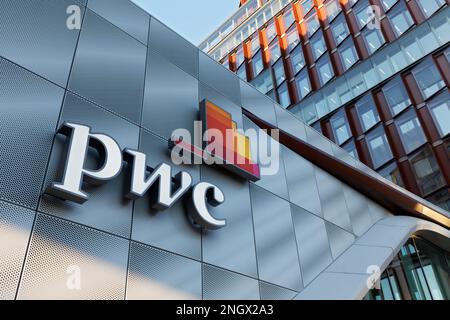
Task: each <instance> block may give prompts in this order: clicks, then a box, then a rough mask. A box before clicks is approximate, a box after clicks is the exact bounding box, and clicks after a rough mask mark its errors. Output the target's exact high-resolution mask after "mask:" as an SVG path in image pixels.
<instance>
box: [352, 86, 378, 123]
mask: <svg viewBox="0 0 450 320" xmlns="http://www.w3.org/2000/svg"><path fill="white" fill-rule="evenodd" d="M355 108H356V112H357V114H358V117H359V121H360V122H361V125H362V127H363V130H364V131H367V130H369V129H371V128H372V127H374V126H375V125H376V124H377V123H378V122H380V116H379V115H378V111H377V108H376V106H375V102H374V101H373V98H372V95H371V94H368V95H366V96H364V97H363V98H362V99H361V100H359V101H358V102H356V104H355Z"/></svg>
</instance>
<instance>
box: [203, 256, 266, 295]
mask: <svg viewBox="0 0 450 320" xmlns="http://www.w3.org/2000/svg"><path fill="white" fill-rule="evenodd" d="M259 298H260V296H259V286H258V280H255V279H252V278H248V277H245V276H243V275H240V274H237V273H234V272H230V271H227V270H223V269H219V268H216V267H214V266H210V265H207V264H204V265H203V299H206V300H255V299H259Z"/></svg>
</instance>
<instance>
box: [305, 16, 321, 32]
mask: <svg viewBox="0 0 450 320" xmlns="http://www.w3.org/2000/svg"><path fill="white" fill-rule="evenodd" d="M305 22H306V28H307V29H306V30H307V32H308V36H309V37H311V36H312V35H313V34H314V32H316V31H317V29H319V27H320V23H319V18H318V17H317V14H316V13H313V14H312V15H310V16H309V17H308V18H306V19H305Z"/></svg>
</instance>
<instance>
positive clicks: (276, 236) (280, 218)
mask: <svg viewBox="0 0 450 320" xmlns="http://www.w3.org/2000/svg"><path fill="white" fill-rule="evenodd" d="M250 194H251V199H252V211H253V221H254V225H255V241H256V257H257V260H258V273H259V279H261V280H264V281H267V282H270V283H274V284H277V285H280V286H282V287H285V288H290V289H292V290H296V291H300V289H301V288H302V276H301V273H300V266H299V261H298V253H297V244H296V240H295V233H294V228H293V225H292V216H291V210H290V204H289V202H287V201H285V200H283V199H281V198H279V197H277V196H275V195H273V194H272V193H270V192H267V191H265V190H264V189H261V188H259V187H257V186H254V185H250Z"/></svg>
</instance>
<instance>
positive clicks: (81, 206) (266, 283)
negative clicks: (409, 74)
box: [0, 0, 450, 300]
mask: <svg viewBox="0 0 450 320" xmlns="http://www.w3.org/2000/svg"><path fill="white" fill-rule="evenodd" d="M244 6H245V5H244ZM445 12H446V11H445ZM436 17H440V16H439V15H437V16H436ZM430 21H431V20H430ZM430 23H431V22H430ZM424 25H425V24H424ZM441 28H444V29H445V28H448V25H445V24H444V25H442V26H441ZM444 34H450V31H449V32H444ZM0 93H1V94H0V145H1V152H0V299H190V298H192V299H206V300H208V299H363V298H366V299H380V298H384V299H390V298H392V299H400V298H402V299H409V298H411V299H448V298H449V283H450V280H449V275H450V271H449V270H450V268H449V262H450V255H449V248H450V231H449V230H450V213H449V212H448V211H446V210H444V209H442V208H440V207H438V206H436V205H434V204H432V203H430V202H428V201H427V200H425V199H423V198H421V197H419V196H417V195H415V194H413V193H411V192H409V191H407V190H405V189H403V188H401V187H399V186H398V185H396V184H394V183H392V182H390V181H388V180H386V179H385V178H383V177H382V176H381V175H379V174H378V173H377V172H375V171H374V170H372V169H371V168H369V167H368V166H366V165H365V164H364V163H362V162H360V161H358V160H356V159H355V158H354V157H352V156H351V155H350V154H349V153H348V152H347V151H346V150H345V149H343V148H341V147H340V146H339V145H337V144H335V143H334V142H332V141H330V140H329V139H327V138H326V137H325V136H323V135H321V134H320V133H319V132H317V131H316V130H315V129H313V128H311V127H310V126H309V125H307V124H306V123H305V122H303V121H302V120H301V119H299V118H298V117H296V116H295V115H294V114H293V113H291V112H290V111H288V110H286V109H285V108H283V107H282V106H280V105H279V104H278V103H276V102H274V101H273V100H272V99H270V98H268V97H267V96H266V95H265V94H263V93H261V92H260V91H258V90H257V89H256V88H255V87H253V86H251V85H249V84H248V83H247V82H246V81H244V80H242V79H240V78H239V77H238V76H237V75H235V74H233V73H232V72H230V71H229V70H227V69H226V68H224V67H223V66H221V65H220V64H219V63H217V62H216V61H214V60H213V59H211V58H210V57H209V56H208V55H207V54H205V53H203V52H202V51H201V50H200V49H199V48H197V47H195V46H194V45H192V44H190V43H189V42H188V41H186V40H185V39H183V38H182V37H180V36H179V35H177V34H176V33H175V32H173V31H172V30H170V29H169V28H167V27H166V26H165V25H164V24H162V23H161V22H160V21H158V20H157V19H155V18H154V17H151V16H150V15H149V14H148V13H147V12H145V11H143V10H141V9H140V8H139V7H137V6H135V5H134V4H133V3H132V2H130V1H127V0H116V1H111V0H89V1H87V0H76V1H75V0H22V1H16V0H3V1H1V2H0ZM439 97H440V96H439ZM205 101H209V102H210V103H212V104H214V105H215V106H217V107H218V109H216V111H217V110H218V113H220V114H221V116H222V118H220V119H224V118H223V117H225V118H226V119H227V121H228V120H229V121H228V123H229V124H230V126H231V127H232V128H233V130H237V129H246V130H247V129H256V130H259V129H265V130H266V131H264V132H262V131H261V130H259V132H260V133H261V134H262V136H258V137H256V138H255V137H253V138H251V140H250V142H251V145H256V144H258V143H261V142H262V141H265V142H266V144H269V145H270V146H271V148H273V149H271V151H272V152H273V151H274V150H279V155H278V156H277V157H276V158H274V159H275V160H276V164H277V166H276V167H277V170H275V171H272V172H270V174H265V173H264V172H265V171H263V170H262V169H263V168H265V166H267V165H268V163H266V162H264V161H258V160H257V163H258V165H259V166H260V167H261V174H256V176H257V178H258V179H254V181H250V180H251V179H249V178H248V177H245V176H242V175H239V174H237V173H236V172H233V171H229V170H225V169H224V168H223V167H221V166H217V165H209V164H204V163H202V164H191V165H189V164H181V165H175V164H174V162H173V161H172V157H171V152H170V150H169V148H168V141H169V139H171V138H172V137H173V133H174V131H175V130H177V129H185V130H187V131H188V132H190V133H192V134H193V135H195V132H196V129H195V126H194V124H195V122H196V121H198V120H201V119H202V105H203V103H204V102H205ZM414 110H415V109H414ZM211 123H213V122H211ZM211 123H209V124H211ZM221 123H222V122H221ZM383 125H384V124H383ZM68 127H72V128H78V129H79V130H78V131H76V132H78V133H77V135H76V138H75V129H73V130H72V131H70V130H68V129H67V128H68ZM272 129H278V131H271V130H272ZM273 132H277V133H278V137H276V136H273V137H272V136H270V134H274V133H273ZM83 137H84V138H83ZM182 141H184V140H182ZM88 143H89V148H88ZM437 147H438V145H433V148H435V149H436V148H437ZM433 150H434V149H433ZM433 152H434V151H433ZM252 153H253V151H252ZM130 154H134V155H135V158H134V162H133V161H130V160H129V159H128V160H127V162H125V161H117V159H122V156H123V158H124V159H125V158H126V157H125V155H128V156H129V155H130ZM244 154H245V155H248V154H249V152H247V151H245V152H244ZM113 155H114V156H113ZM138 157H140V158H139V159H141V160H142V159H144V160H142V161H138ZM125 160H126V159H125ZM163 163H165V164H166V168H167V167H169V168H170V169H169V171H168V172H169V174H168V175H164V174H163V173H161V176H160V178H159V180H157V181H158V183H159V185H158V187H159V189H158V190H159V191H160V192H159V193H158V192H153V191H155V190H153V189H151V190H150V191H149V192H148V193H147V194H145V192H143V193H144V194H142V195H139V194H137V192H135V193H134V194H133V193H132V192H130V188H132V190H134V189H133V188H134V182H136V181H135V180H137V179H131V182H130V181H129V180H130V179H129V178H130V175H131V176H133V177H135V173H136V172H139V170H138V169H139V166H140V168H141V169H142V170H143V174H142V176H141V179H146V178H144V177H147V176H148V175H149V176H150V177H151V176H154V173H155V172H160V171H158V170H160V169H161V168H162V164H163ZM77 166H78V167H77ZM74 168H75V169H74ZM76 168H78V171H77V170H76ZM136 168H137V169H136ZM135 169H136V170H135ZM170 170H171V171H170ZM77 172H78V177H79V178H80V181H79V183H78V184H75V186H74V185H72V186H71V187H72V188H69V187H68V186H67V185H66V184H65V186H66V187H67V189H66V191H73V188H75V189H77V190H75V191H79V192H78V193H76V192H65V193H64V192H59V193H58V192H55V190H56V189H57V188H58V185H59V187H60V191H61V184H64V183H65V182H66V178H67V179H68V180H70V179H73V178H74V176H76V175H77ZM255 172H256V171H255ZM141 173H142V171H141ZM170 173H171V174H172V176H171V175H170ZM256 173H258V172H256ZM68 176H70V177H68ZM182 177H185V179H188V180H189V181H191V182H192V185H193V187H192V188H190V189H189V190H188V191H186V192H185V194H183V195H180V197H179V198H177V199H175V200H176V201H173V202H170V201H169V202H170V203H169V204H168V205H166V206H164V205H163V203H162V201H160V202H159V203H155V199H159V198H160V196H161V194H166V193H169V198H170V197H171V196H172V191H173V193H175V191H174V190H179V189H177V188H180V187H179V185H180V184H182V183H181V182H180V181H181V180H182V179H181V180H180V178H182ZM187 177H189V178H187ZM69 178H70V179H69ZM75 178H76V177H75ZM83 178H84V179H83ZM88 178H89V179H88ZM172 178H173V179H172ZM149 179H150V178H149ZM100 180H102V181H100ZM133 181H134V182H133ZM167 181H169V182H168V183H167ZM94 182H95V183H94ZM100 182H103V183H100ZM163 182H166V184H164V183H163ZM202 183H203V184H202ZM205 183H206V184H207V185H208V186H209V187H211V188H212V187H215V188H216V189H214V193H213V194H211V193H206V192H205V193H204V194H203V197H200V198H199V197H195V192H196V190H197V189H196V186H198V185H202V186H205ZM130 185H131V187H130ZM164 185H165V187H166V188H165V189H164V188H163V187H164ZM194 185H195V186H194ZM69 189H70V190H69ZM167 189H168V190H169V191H167ZM172 189H173V190H172ZM49 190H50V191H51V190H53V192H50V191H49ZM186 190H187V189H186ZM217 190H219V191H220V192H219V191H217ZM197 191H198V190H197ZM220 193H223V197H222V199H220V197H219V196H220ZM191 195H192V196H191ZM193 198H195V199H193ZM201 198H202V199H201ZM211 199H212V200H214V201H211ZM169 200H171V198H170V199H169ZM194 200H195V201H199V203H200V204H198V203H197V206H196V207H195V208H194V209H196V210H197V216H195V215H192V214H191V213H190V211H189V210H188V209H189V208H188V207H189V204H191V203H192V202H194ZM195 204H196V202H194V206H195ZM202 204H203V207H202V208H201V209H202V210H203V211H202V212H203V214H204V213H205V211H209V212H210V213H211V215H212V216H211V217H209V218H210V220H213V218H214V219H215V220H220V221H224V224H223V225H221V226H217V225H216V227H217V228H215V229H214V228H206V227H203V228H200V227H199V224H198V221H199V220H197V219H199V216H201V214H200V213H201V210H200V209H199V207H201V206H202ZM162 209H165V210H162ZM200 218H201V217H200ZM210 222H211V221H210ZM212 224H213V225H214V221H212ZM378 278H381V281H380V287H381V289H380V290H378V289H377V279H378ZM374 286H375V289H374V291H372V287H374ZM335 288H339V290H335Z"/></svg>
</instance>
